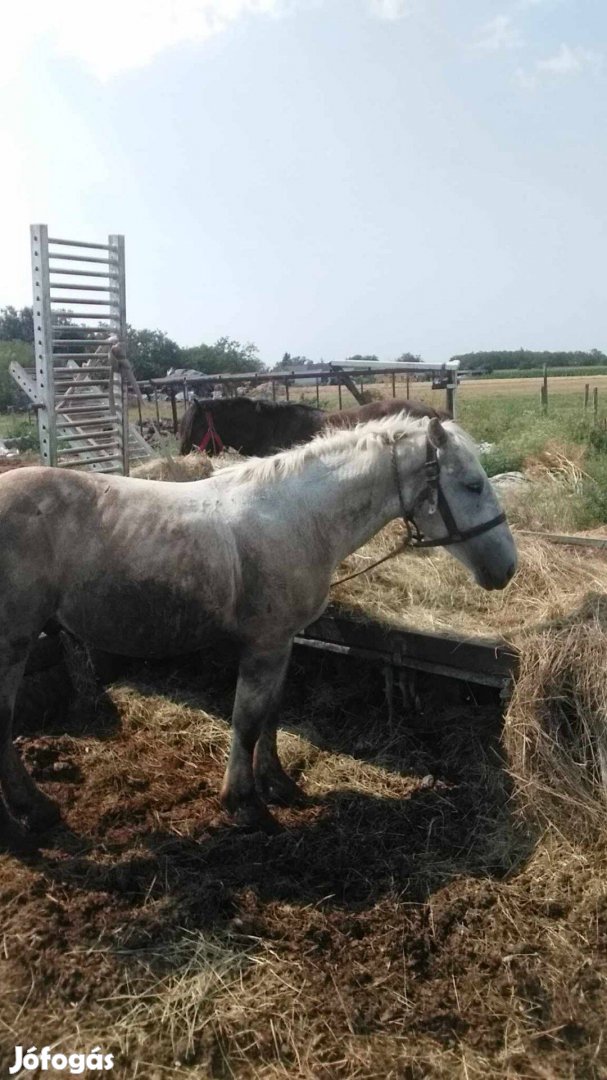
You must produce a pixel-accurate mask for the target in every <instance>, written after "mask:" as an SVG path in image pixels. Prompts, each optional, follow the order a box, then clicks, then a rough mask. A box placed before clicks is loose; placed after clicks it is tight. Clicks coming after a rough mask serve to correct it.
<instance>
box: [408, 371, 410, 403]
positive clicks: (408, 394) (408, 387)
mask: <svg viewBox="0 0 607 1080" xmlns="http://www.w3.org/2000/svg"><path fill="white" fill-rule="evenodd" d="M409 383H410V379H409V376H408V375H407V401H408V400H409Z"/></svg>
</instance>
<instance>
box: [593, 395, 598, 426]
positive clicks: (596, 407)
mask: <svg viewBox="0 0 607 1080" xmlns="http://www.w3.org/2000/svg"><path fill="white" fill-rule="evenodd" d="M592 411H593V413H594V422H595V424H596V422H597V420H598V416H599V388H598V386H595V387H594V390H593V391H592Z"/></svg>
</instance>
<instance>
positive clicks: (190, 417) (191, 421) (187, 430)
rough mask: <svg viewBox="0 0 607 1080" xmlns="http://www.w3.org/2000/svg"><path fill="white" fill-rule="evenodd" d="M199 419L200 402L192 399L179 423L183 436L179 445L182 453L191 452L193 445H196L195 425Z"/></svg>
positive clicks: (180, 432)
mask: <svg viewBox="0 0 607 1080" xmlns="http://www.w3.org/2000/svg"><path fill="white" fill-rule="evenodd" d="M197 419H198V402H197V401H191V402H190V404H189V405H188V407H187V409H186V411H185V413H184V414H183V416H182V418H181V422H180V424H179V435H180V438H181V444H180V446H179V453H180V454H184V455H185V454H189V452H190V450H191V449H192V447H193V446H194V445H195V442H196V440H195V439H194V425H195V423H196V421H197Z"/></svg>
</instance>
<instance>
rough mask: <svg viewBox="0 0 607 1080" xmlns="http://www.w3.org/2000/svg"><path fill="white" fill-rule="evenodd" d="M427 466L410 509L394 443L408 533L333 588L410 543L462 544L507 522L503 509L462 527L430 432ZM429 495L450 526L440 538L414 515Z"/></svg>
mask: <svg viewBox="0 0 607 1080" xmlns="http://www.w3.org/2000/svg"><path fill="white" fill-rule="evenodd" d="M424 469H425V473H426V486H425V487H424V488H423V490H422V491H421V493H420V494H419V495H418V497H417V499H416V501H415V503H414V504H413V506H412V508H411V509H410V510H407V507H406V506H405V500H404V498H403V489H402V487H401V484H400V475H399V472H398V461H397V458H396V444H395V443H392V472H393V474H394V481H395V483H396V490H397V492H398V501H399V503H400V512H401V517H402V519H403V524H404V526H405V535H404V537H403V539H402V540H401V542H400V543H399V544H397V546H396V547H395V548H393V550H392V551H389V552H388V554H387V555H384V556H383V557H382V558H381V559H378V560H377V562H374V563H371V565H370V566H365V568H364V569H363V570H356V571H355V572H354V573H353V574H346V576H345V577H342V578H339V579H338V580H337V581H333V582H332V583H331V588H332V589H333V588H334V587H335V586H336V585H343V583H344V581H351V580H352V578H356V577H360V575H361V574H366V573H368V572H369V570H374V569H375V567H376V566H380V565H381V563H384V562H387V560H388V559H393V558H394V556H395V555H400V554H401V552H403V551H406V549H407V548H409V547H413V548H431V547H448V546H449V545H450V544H462V543H464V541H465V540H472V538H473V537H474V536H482V534H483V533H486V532H489V529H495V528H496V527H497V526H498V525H503V524H504V522H505V520H506V515H505V514H504V513H501V514H497V516H496V517H493V518H490V519H489V521H483V522H482V524H481V525H473V527H472V528H471V529H460V528H459V526H458V524H457V522H456V520H455V518H454V517H453V514H452V513H451V507H450V506H449V502H448V500H447V496H446V495H445V493H444V491H443V489H442V487H441V482H440V464H439V460H438V453H437V450H436V447H435V445H434V443H432V442H430V439H429V438H428V436H427V435H426V462H425V465H424ZM428 498H429V499H431V500H434V501H435V504H436V505H435V509H436V510H437V511H438V513H439V514H440V516H441V518H442V519H443V522H444V524H445V527H446V529H447V535H446V536H442V537H440V538H439V539H438V540H425V539H424V537H423V536H422V533H421V532H420V529H419V526H418V525H417V522H416V521H415V517H414V514H415V508H416V506H418V505H419V504H421V503H423V502H425V501H426V500H427V499H428Z"/></svg>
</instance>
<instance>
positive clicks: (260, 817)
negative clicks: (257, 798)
mask: <svg viewBox="0 0 607 1080" xmlns="http://www.w3.org/2000/svg"><path fill="white" fill-rule="evenodd" d="M231 817H232V821H233V823H234V825H235V826H236V828H238V829H242V830H243V831H246V832H262V833H265V834H266V836H275V835H276V833H279V832H281V831H282V829H281V826H280V825H279V823H278V822H277V821H276V819H275V818H273V817H272V815H271V813H270V812H269V810H266V808H265V806H262V807H258V806H243V807H240V808H239V809H238V810H235V811H234V812H233V813H232V815H231Z"/></svg>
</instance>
